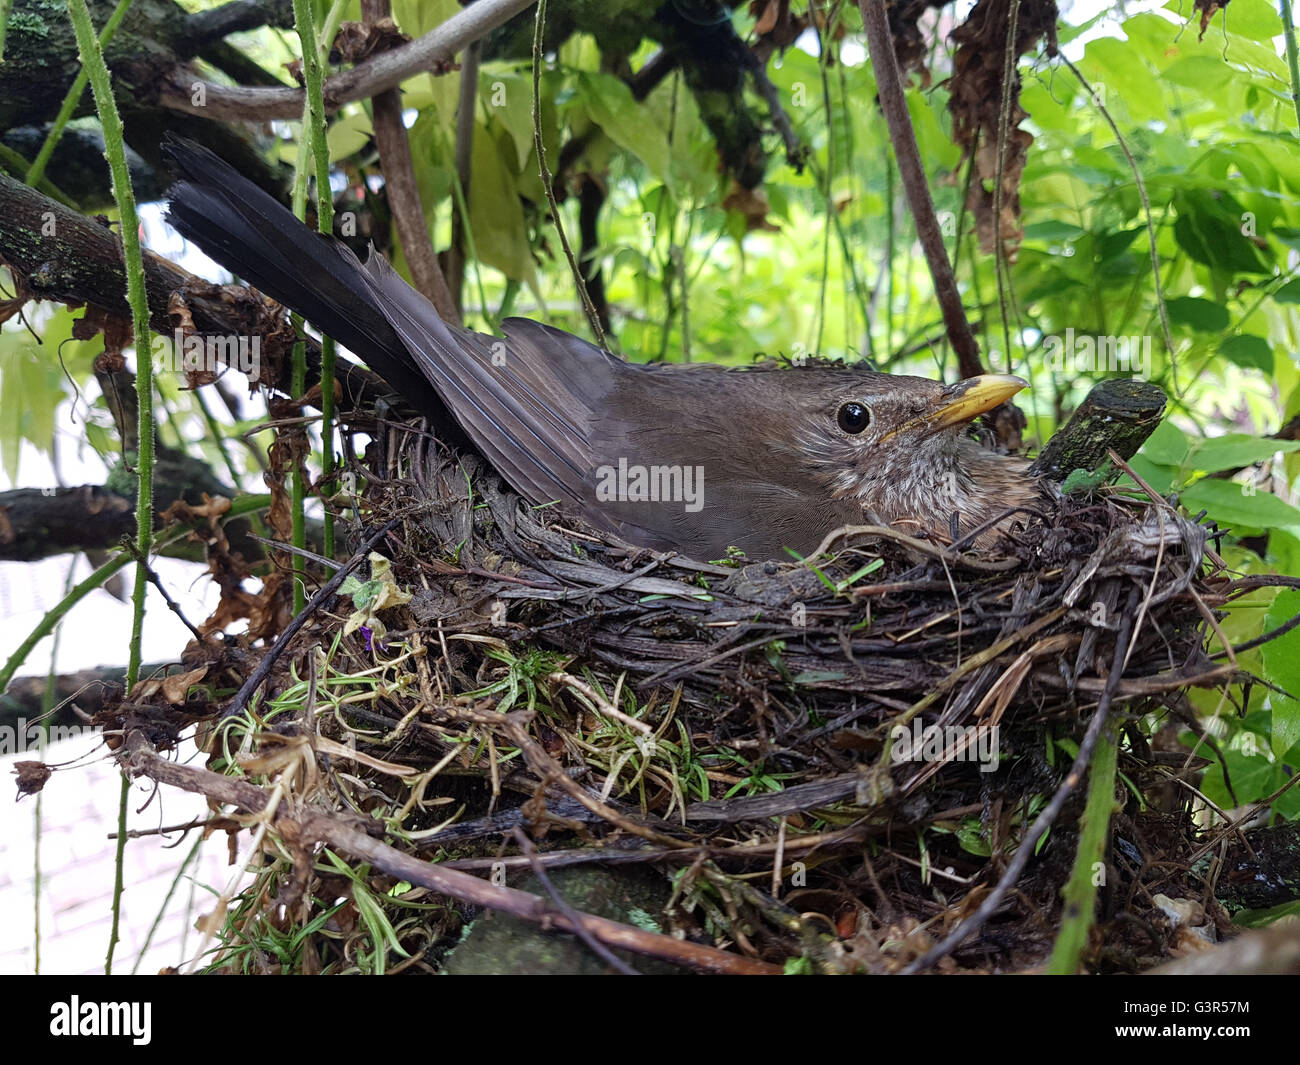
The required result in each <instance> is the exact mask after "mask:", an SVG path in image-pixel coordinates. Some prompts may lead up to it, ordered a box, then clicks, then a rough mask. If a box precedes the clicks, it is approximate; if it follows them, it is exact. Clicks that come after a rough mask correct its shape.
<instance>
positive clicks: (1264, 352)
mask: <svg viewBox="0 0 1300 1065" xmlns="http://www.w3.org/2000/svg"><path fill="white" fill-rule="evenodd" d="M1219 354H1220V355H1222V356H1224V357H1225V358H1226V359H1229V360H1230V361H1231V362H1232V363H1233V364H1235V365H1237V366H1240V367H1242V368H1243V369H1246V370H1263V371H1264V372H1265V373H1272V372H1273V349H1272V347H1270V346H1269V343H1268V341H1267V340H1265V339H1264V338H1263V337H1258V336H1255V335H1253V334H1251V333H1237V334H1236V335H1235V336H1230V337H1225V338H1224V340H1223V341H1222V343H1220V344H1219Z"/></svg>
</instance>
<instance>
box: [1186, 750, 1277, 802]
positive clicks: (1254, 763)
mask: <svg viewBox="0 0 1300 1065" xmlns="http://www.w3.org/2000/svg"><path fill="white" fill-rule="evenodd" d="M1223 761H1224V763H1225V764H1226V765H1227V767H1228V776H1229V779H1230V780H1231V781H1232V791H1231V792H1229V791H1228V788H1227V786H1226V785H1225V784H1224V780H1223V767H1222V766H1220V764H1219V762H1218V759H1215V760H1214V761H1213V762H1212V763H1211V764H1210V767H1209V768H1208V769H1207V770H1206V771H1205V778H1204V779H1203V780H1202V781H1201V789H1202V790H1203V791H1204V792H1205V795H1206V797H1207V798H1208V799H1209V800H1210V801H1211V802H1212V803H1214V804H1215V805H1216V806H1219V807H1220V808H1222V809H1230V808H1231V807H1233V806H1235V805H1237V804H1238V803H1241V804H1243V805H1244V804H1245V803H1248V802H1254V801H1255V800H1256V799H1262V798H1264V796H1266V795H1269V794H1271V793H1272V792H1274V791H1276V790H1277V788H1276V786H1275V784H1274V782H1275V781H1276V780H1277V777H1278V772H1277V768H1276V767H1275V766H1274V765H1273V763H1272V762H1270V761H1269V759H1268V757H1267V756H1266V755H1265V754H1264V753H1263V751H1262V750H1261V751H1260V752H1259V753H1256V754H1245V753H1243V752H1241V751H1238V750H1226V751H1224V752H1223Z"/></svg>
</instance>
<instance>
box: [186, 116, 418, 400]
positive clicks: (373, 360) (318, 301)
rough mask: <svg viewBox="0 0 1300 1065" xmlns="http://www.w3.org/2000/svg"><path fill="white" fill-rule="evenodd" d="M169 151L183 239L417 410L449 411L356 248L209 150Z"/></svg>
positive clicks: (189, 145) (189, 147)
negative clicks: (351, 356) (313, 225)
mask: <svg viewBox="0 0 1300 1065" xmlns="http://www.w3.org/2000/svg"><path fill="white" fill-rule="evenodd" d="M163 148H164V151H165V152H166V154H167V155H168V157H169V158H170V159H171V160H172V161H173V162H174V163H175V165H176V168H177V171H178V172H179V173H180V174H181V176H182V180H181V181H180V182H178V183H177V184H175V185H173V186H172V188H171V189H170V191H169V193H168V198H169V200H170V204H169V207H168V211H167V218H168V221H170V222H171V224H172V226H173V227H174V228H175V229H176V231H177V232H178V233H180V234H181V236H183V237H185V238H186V239H187V240H192V241H193V242H194V243H195V244H197V245H198V246H199V247H200V248H202V249H203V251H204V252H205V253H206V254H207V255H208V256H209V257H210V258H212V259H214V260H216V261H217V262H218V263H220V264H221V265H222V266H224V267H225V268H226V269H227V270H229V271H230V272H231V273H233V274H235V275H236V276H238V277H239V278H241V279H242V280H244V281H247V282H248V283H249V284H250V285H255V286H256V287H257V288H259V289H261V290H262V291H263V292H265V293H266V294H267V295H268V296H270V297H271V298H272V299H275V300H278V301H279V302H280V303H283V304H284V305H285V306H286V307H290V308H292V309H293V310H295V311H297V312H298V313H299V314H301V315H302V316H303V317H304V318H306V319H307V320H308V321H309V322H311V323H312V324H313V325H314V326H316V328H317V329H319V330H320V331H321V332H322V333H324V334H326V335H328V336H332V337H333V338H334V339H335V340H337V341H338V342H339V343H340V344H342V345H343V346H344V347H346V348H348V349H349V350H350V351H353V352H355V353H356V354H357V355H359V356H360V357H361V358H363V359H365V360H366V362H367V363H369V364H370V366H371V367H372V368H373V369H374V370H375V372H376V373H378V374H379V375H380V376H381V377H383V378H384V380H386V381H387V382H388V383H389V384H390V385H391V386H392V387H393V388H395V389H397V390H398V391H399V392H401V393H402V395H404V396H405V397H406V399H407V400H408V401H409V402H410V403H411V404H413V405H414V406H415V407H416V408H417V409H421V410H426V411H429V412H432V411H433V410H435V409H437V408H438V407H440V406H441V403H440V401H439V399H438V396H437V393H436V392H435V391H434V389H433V387H432V385H431V384H430V383H429V381H428V380H427V379H426V378H425V376H424V374H422V373H421V372H420V370H419V369H418V368H417V367H416V365H415V363H414V362H413V361H412V359H411V356H410V353H409V352H408V351H407V349H406V345H405V344H404V343H403V342H402V339H401V338H400V337H399V336H398V335H397V333H396V331H395V330H394V329H393V327H392V326H391V325H389V323H388V319H387V318H386V317H384V314H383V311H382V310H381V309H380V308H379V306H378V304H377V302H376V301H375V299H374V297H373V295H372V292H371V288H370V286H369V285H368V284H367V283H366V280H365V267H363V266H362V264H361V262H360V261H359V260H358V259H357V257H356V256H355V255H354V254H352V251H351V250H350V249H349V248H348V247H347V246H346V245H344V244H342V243H341V242H339V241H337V240H335V239H334V238H332V237H325V236H321V235H320V234H317V233H313V232H312V231H311V229H309V228H308V227H307V226H305V225H303V224H302V223H301V222H299V221H298V219H296V218H295V217H294V216H293V214H292V213H291V212H290V211H288V210H286V209H285V208H284V206H283V205H281V204H280V203H278V202H276V200H275V199H273V198H272V197H271V196H269V195H267V194H266V193H265V192H263V191H262V190H261V189H260V188H258V187H257V186H256V185H254V184H253V183H252V182H251V181H249V180H248V179H247V178H245V177H244V176H243V175H242V174H240V173H239V172H238V171H237V170H235V169H234V167H232V166H230V165H229V164H228V163H226V162H225V161H224V160H222V159H221V158H219V157H218V156H216V155H214V154H213V153H212V152H210V151H208V149H206V148H203V147H201V146H200V145H197V144H194V143H193V142H191V141H186V140H181V139H179V138H175V137H169V138H168V139H167V141H166V142H165V143H164V145H163Z"/></svg>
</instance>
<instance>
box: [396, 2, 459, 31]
mask: <svg viewBox="0 0 1300 1065" xmlns="http://www.w3.org/2000/svg"><path fill="white" fill-rule="evenodd" d="M458 11H460V4H459V3H457V0H393V21H395V22H396V23H397V24H398V25H399V26H400V27H401V28H402V30H403V31H404V32H406V33H409V34H410V35H411V36H412V37H423V36H424V35H425V34H426V33H428V32H429V31H430V30H431V29H433V28H434V27H435V26H441V25H442V24H443V23H444V22H446V21H447V20H448V19H449V18H451V16H452V15H454V14H456V13H457V12H458Z"/></svg>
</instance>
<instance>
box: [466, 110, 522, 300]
mask: <svg viewBox="0 0 1300 1065" xmlns="http://www.w3.org/2000/svg"><path fill="white" fill-rule="evenodd" d="M514 154H515V149H514V145H513V143H511V141H510V135H509V134H508V133H507V132H506V131H504V130H502V131H501V135H500V139H498V138H496V137H493V136H492V135H491V133H490V132H489V131H488V130H486V129H484V128H483V127H482V126H479V127H478V128H477V129H476V130H475V131H474V154H473V161H472V164H471V166H472V169H471V175H472V176H471V177H470V189H469V218H470V226H471V228H472V229H473V231H474V247H475V250H476V251H477V252H478V257H479V258H480V259H481V260H482V261H483V262H485V263H487V265H488V266H495V267H496V268H497V269H498V270H500V271H501V272H502V273H503V274H505V275H506V277H508V278H510V279H512V280H514V281H526V282H528V283H529V284H536V269H535V267H534V264H533V255H532V248H531V246H530V245H529V243H528V227H527V225H526V223H525V221H524V210H523V207H522V205H521V204H520V202H519V192H518V189H517V188H516V186H515V169H514Z"/></svg>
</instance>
